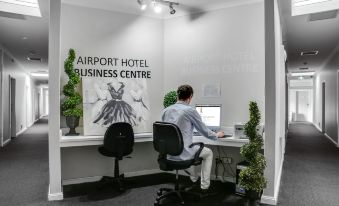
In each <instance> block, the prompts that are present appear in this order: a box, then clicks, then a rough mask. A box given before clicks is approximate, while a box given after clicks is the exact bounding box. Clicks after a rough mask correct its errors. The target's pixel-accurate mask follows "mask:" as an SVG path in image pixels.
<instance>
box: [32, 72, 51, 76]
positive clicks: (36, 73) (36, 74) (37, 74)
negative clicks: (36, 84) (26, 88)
mask: <svg viewBox="0 0 339 206" xmlns="http://www.w3.org/2000/svg"><path fill="white" fill-rule="evenodd" d="M31 76H32V77H48V73H46V72H32V73H31Z"/></svg>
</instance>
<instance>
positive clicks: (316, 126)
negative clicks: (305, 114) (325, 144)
mask: <svg viewBox="0 0 339 206" xmlns="http://www.w3.org/2000/svg"><path fill="white" fill-rule="evenodd" d="M313 126H314V127H315V128H316V129H317V130H318V131H319V132H322V131H321V129H320V127H319V126H318V125H317V124H315V123H313Z"/></svg>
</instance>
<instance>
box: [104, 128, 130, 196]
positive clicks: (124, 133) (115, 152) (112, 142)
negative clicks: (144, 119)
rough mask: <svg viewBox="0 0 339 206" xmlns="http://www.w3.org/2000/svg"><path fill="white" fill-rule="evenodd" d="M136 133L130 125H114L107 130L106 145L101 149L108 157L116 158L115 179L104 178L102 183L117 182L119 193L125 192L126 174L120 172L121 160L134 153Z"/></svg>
mask: <svg viewBox="0 0 339 206" xmlns="http://www.w3.org/2000/svg"><path fill="white" fill-rule="evenodd" d="M133 145H134V133H133V128H132V126H131V125H130V124H128V123H125V122H117V123H114V124H112V125H111V126H109V127H108V129H107V130H106V133H105V136H104V144H103V146H101V147H99V148H98V150H99V152H100V153H101V154H102V155H104V156H106V157H114V158H115V163H114V177H107V176H104V177H103V178H102V180H101V181H103V182H105V183H106V182H112V181H113V182H115V183H117V185H118V189H119V191H125V187H124V185H123V180H124V174H120V172H119V160H122V158H123V157H124V156H127V155H130V154H131V153H132V152H133Z"/></svg>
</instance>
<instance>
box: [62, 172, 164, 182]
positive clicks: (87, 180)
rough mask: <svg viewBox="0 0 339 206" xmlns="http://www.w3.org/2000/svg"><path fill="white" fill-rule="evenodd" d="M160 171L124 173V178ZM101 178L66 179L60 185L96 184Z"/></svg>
mask: <svg viewBox="0 0 339 206" xmlns="http://www.w3.org/2000/svg"><path fill="white" fill-rule="evenodd" d="M163 172H164V171H161V170H160V169H154V170H142V171H138V172H125V173H124V175H125V177H135V176H142V175H151V174H157V173H163ZM101 178H102V176H92V177H81V178H74V179H66V180H63V181H62V185H73V184H81V183H86V182H97V181H99V180H100V179H101Z"/></svg>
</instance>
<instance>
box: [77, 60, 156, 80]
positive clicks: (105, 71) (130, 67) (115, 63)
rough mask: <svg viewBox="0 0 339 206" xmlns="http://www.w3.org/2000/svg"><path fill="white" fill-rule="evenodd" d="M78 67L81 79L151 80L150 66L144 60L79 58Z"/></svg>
mask: <svg viewBox="0 0 339 206" xmlns="http://www.w3.org/2000/svg"><path fill="white" fill-rule="evenodd" d="M76 65H77V66H76V68H75V72H76V73H78V74H79V75H80V76H81V77H115V78H117V77H120V78H126V79H133V78H134V79H150V78H151V71H150V70H148V69H149V65H148V63H147V60H144V59H141V60H140V59H124V58H123V59H120V58H110V57H109V58H106V57H83V56H79V57H78V58H77V60H76Z"/></svg>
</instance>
